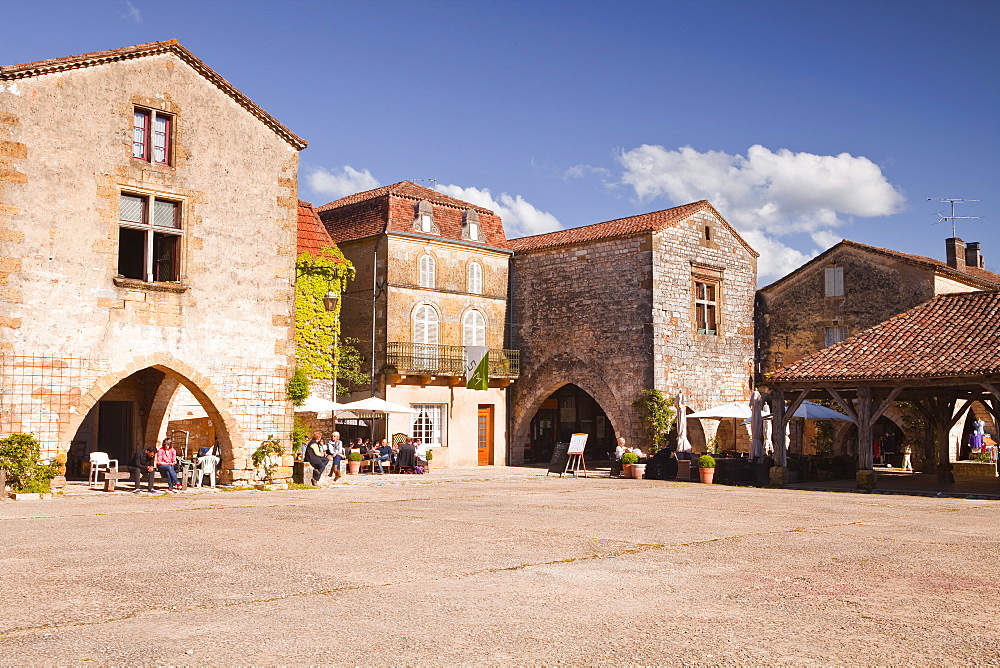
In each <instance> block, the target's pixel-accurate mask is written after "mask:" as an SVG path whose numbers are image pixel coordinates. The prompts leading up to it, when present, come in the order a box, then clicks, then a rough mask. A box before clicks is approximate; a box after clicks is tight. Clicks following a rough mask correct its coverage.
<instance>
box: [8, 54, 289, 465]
mask: <svg viewBox="0 0 1000 668" xmlns="http://www.w3.org/2000/svg"><path fill="white" fill-rule="evenodd" d="M135 105H141V106H142V107H145V108H149V109H154V110H158V111H163V112H168V113H170V114H173V124H172V127H173V160H172V161H171V164H170V165H156V164H151V163H149V162H143V161H141V160H136V159H133V158H132V157H131V133H132V116H133V114H132V112H133V109H134V106H135ZM297 161H298V156H297V150H296V149H295V148H294V147H292V146H291V145H290V144H289V143H287V142H286V141H285V140H284V139H282V138H281V137H279V136H278V135H277V134H275V132H274V131H273V130H271V129H270V128H268V127H267V126H266V125H264V124H263V123H262V122H261V121H260V120H258V119H257V118H255V117H254V116H253V115H252V114H251V113H249V112H248V111H247V109H246V108H244V107H243V106H241V105H240V104H238V103H237V102H236V101H235V100H234V99H233V98H231V97H230V96H229V95H227V94H226V93H224V92H222V91H221V90H220V89H219V88H217V87H216V86H215V85H213V84H212V83H210V82H209V81H208V80H206V79H205V78H204V77H203V76H201V75H200V74H198V73H197V72H196V71H195V70H194V69H192V68H191V67H190V66H189V65H188V64H187V63H186V62H184V61H183V60H181V59H180V58H179V57H177V56H176V55H175V54H173V53H166V54H161V55H154V56H146V57H139V58H134V59H131V60H123V61H118V62H113V63H109V64H104V65H97V66H90V67H82V68H80V69H75V70H71V71H66V72H63V73H58V74H45V75H41V76H34V77H29V78H24V79H19V80H17V82H16V86H14V85H9V86H7V87H5V88H0V258H3V259H0V268H2V269H3V273H2V275H0V283H2V287H0V328H2V329H0V351H2V352H3V353H4V354H5V361H4V378H3V383H4V386H3V387H4V394H3V396H0V416H2V417H0V419H2V421H3V425H2V426H3V428H4V432H5V433H8V432H9V431H11V430H24V431H31V432H34V433H36V434H37V435H39V436H40V438H41V439H42V441H43V444H44V447H45V450H46V453H48V454H54V453H55V452H56V451H57V450H59V449H64V448H65V445H66V444H67V443H68V441H69V440H70V439H71V438H72V437H73V435H74V433H75V431H76V429H77V427H78V425H79V424H80V423H81V422H82V421H83V419H84V417H85V415H86V412H87V410H89V408H90V407H91V406H92V405H93V404H94V403H96V401H97V400H98V399H100V396H101V395H102V394H103V392H105V391H107V390H108V389H110V387H112V386H114V385H115V384H116V383H118V382H119V381H120V380H122V379H124V378H126V377H128V376H129V375H131V374H132V373H135V372H137V371H140V370H141V369H143V368H145V367H146V366H156V367H157V368H160V369H161V370H165V372H166V373H167V377H170V378H174V379H177V382H180V383H181V384H185V385H189V386H190V387H189V389H191V390H192V392H193V393H194V394H195V396H197V397H198V398H199V400H200V401H202V402H203V403H204V402H205V401H211V402H213V405H212V406H206V407H205V408H206V412H207V413H208V414H209V415H213V416H215V419H217V420H220V422H219V423H218V428H219V431H220V432H224V433H225V436H224V438H220V441H222V442H223V445H224V450H226V452H224V465H225V464H227V463H228V465H229V466H230V467H231V468H235V469H243V468H245V467H246V464H245V462H246V459H247V457H248V455H249V452H250V451H252V450H253V449H254V448H255V447H256V445H257V443H258V442H259V440H262V439H263V438H264V437H266V436H267V434H268V433H275V434H278V435H280V436H281V437H285V438H287V431H288V429H289V427H290V424H291V412H290V408H289V406H288V403H287V402H286V401H285V399H284V382H285V379H286V378H287V376H288V374H289V370H290V368H291V365H292V355H293V352H294V351H293V347H292V341H293V330H292V325H293V318H294V291H293V281H294V262H295V256H294V252H295V234H296V223H295V208H296V204H297V192H296V188H297V186H296V183H297ZM123 191H124V192H128V193H135V194H140V195H152V196H161V197H163V198H166V199H169V200H171V201H174V202H179V203H180V207H181V229H182V231H183V238H182V241H181V251H180V255H181V268H180V278H181V280H180V281H179V282H178V283H169V284H149V283H144V282H142V281H136V280H121V279H120V278H116V274H117V272H118V266H117V265H118V252H119V243H118V238H119V224H118V219H119V210H118V206H119V197H120V194H121V193H122V192H123ZM8 373H9V374H11V375H7V374H8ZM88 396H89V397H91V398H92V399H93V401H92V402H91V403H89V404H88V401H87V400H86V398H87V397H88ZM56 397H59V398H58V399H56ZM95 397H96V398H95ZM168 399H169V397H167V398H166V400H168ZM53 424H55V425H56V427H55V428H53V426H52V425H53ZM157 428H159V425H157ZM237 475H239V474H237Z"/></svg>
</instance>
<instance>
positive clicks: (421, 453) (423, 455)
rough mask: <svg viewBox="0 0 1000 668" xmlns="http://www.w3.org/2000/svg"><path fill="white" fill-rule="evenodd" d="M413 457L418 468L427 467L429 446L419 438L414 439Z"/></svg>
mask: <svg viewBox="0 0 1000 668" xmlns="http://www.w3.org/2000/svg"><path fill="white" fill-rule="evenodd" d="M413 455H414V457H415V458H416V462H417V466H427V446H426V445H424V444H423V442H422V441H421V440H420V439H419V438H415V439H413Z"/></svg>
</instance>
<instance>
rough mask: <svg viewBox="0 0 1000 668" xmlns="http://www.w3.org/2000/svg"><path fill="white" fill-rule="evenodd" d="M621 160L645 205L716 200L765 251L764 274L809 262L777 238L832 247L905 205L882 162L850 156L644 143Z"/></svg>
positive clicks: (626, 181)
mask: <svg viewBox="0 0 1000 668" xmlns="http://www.w3.org/2000/svg"><path fill="white" fill-rule="evenodd" d="M619 162H620V163H621V165H622V167H623V168H624V173H623V174H622V178H621V182H622V183H623V184H625V185H627V186H631V187H632V188H633V190H634V191H635V194H636V196H637V197H638V198H639V199H640V200H642V201H647V200H650V199H654V198H656V197H665V198H667V199H668V200H670V201H671V202H673V203H676V204H683V203H687V202H693V201H697V200H700V199H707V200H709V201H710V202H711V203H712V204H713V205H714V206H715V207H716V208H717V209H719V211H720V212H721V213H722V215H723V216H725V217H726V220H728V221H729V222H730V223H732V224H733V226H734V227H735V228H736V229H737V230H739V232H740V233H741V234H742V235H743V236H744V237H745V238H746V239H747V240H748V241H750V244H751V245H752V246H754V247H755V248H756V249H757V250H758V251H759V252H760V253H761V260H760V268H761V269H760V273H761V276H762V277H764V276H767V275H770V272H771V271H772V270H776V269H777V268H778V267H784V266H788V265H790V264H793V263H798V264H801V261H804V260H805V259H808V257H809V256H807V255H805V254H803V253H801V252H799V251H796V250H794V249H792V248H789V247H788V246H786V245H785V244H783V243H781V242H779V241H777V239H776V237H780V236H782V235H786V234H794V233H803V232H804V233H808V234H810V235H811V236H812V240H813V241H814V242H815V243H816V244H817V246H821V247H829V246H830V245H832V244H833V243H836V241H839V239H840V237H837V236H836V235H835V234H834V233H833V232H832V231H831V230H832V229H833V228H836V227H838V226H840V225H843V224H845V223H847V222H849V221H850V220H852V219H853V218H854V217H858V218H869V217H877V216H888V215H891V214H894V213H898V212H899V211H900V210H902V207H903V204H904V203H905V197H904V196H903V194H902V193H901V192H900V191H899V190H898V189H897V188H895V187H894V186H893V185H892V184H891V183H889V181H888V179H886V177H885V176H884V175H883V174H882V170H881V169H880V168H879V166H878V165H876V164H875V163H874V162H872V161H871V160H869V159H868V158H865V157H863V156H852V155H850V154H848V153H841V154H839V155H814V154H812V153H793V152H792V151H789V150H788V149H779V150H778V151H776V152H775V151H771V150H770V149H767V148H765V147H763V146H760V145H759V144H758V145H754V146H751V147H750V148H749V149H747V154H746V156H742V155H730V154H728V153H724V152H722V151H706V152H704V153H702V152H699V151H696V150H694V149H693V148H691V147H690V146H684V147H682V148H679V149H677V150H668V149H666V148H664V147H662V146H651V145H648V144H644V145H642V146H640V147H638V148H634V149H631V150H629V151H624V152H623V153H622V154H621V156H620V157H619ZM754 232H757V234H753V233H754ZM751 239H754V240H755V241H756V244H755V243H754V241H751ZM758 244H759V245H758ZM798 264H796V265H795V266H798ZM792 268H794V267H792Z"/></svg>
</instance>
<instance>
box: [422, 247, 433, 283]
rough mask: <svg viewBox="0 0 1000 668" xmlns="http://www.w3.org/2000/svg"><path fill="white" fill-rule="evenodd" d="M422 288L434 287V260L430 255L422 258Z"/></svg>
mask: <svg viewBox="0 0 1000 668" xmlns="http://www.w3.org/2000/svg"><path fill="white" fill-rule="evenodd" d="M420 287H422V288H433V287H434V258H433V257H432V256H430V255H424V256H422V257H421V258H420Z"/></svg>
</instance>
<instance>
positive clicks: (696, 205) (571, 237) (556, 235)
mask: <svg viewBox="0 0 1000 668" xmlns="http://www.w3.org/2000/svg"><path fill="white" fill-rule="evenodd" d="M706 210H707V211H710V212H711V213H713V214H714V215H715V216H716V217H718V219H719V220H721V221H722V222H723V224H724V225H725V226H726V227H727V228H728V229H729V231H730V232H732V234H733V235H734V236H735V237H736V238H737V239H738V240H739V241H740V243H742V244H743V246H744V247H745V248H746V249H747V250H748V251H750V253H752V254H753V255H754V257H758V254H757V252H756V251H754V249H753V248H751V247H750V246H749V244H747V243H746V241H744V240H743V238H742V237H740V235H739V234H738V233H737V232H736V230H734V229H733V228H732V227H730V226H729V223H727V222H726V221H725V219H724V218H723V217H722V216H721V215H719V212H718V211H716V210H715V207H713V206H712V205H711V204H709V202H708V201H707V200H700V201H698V202H692V203H691V204H684V205H682V206H675V207H674V208H672V209H664V210H662V211H653V212H652V213H643V214H640V215H638V216H629V217H628V218H618V219H617V220H609V221H607V222H604V223H596V224H594V225H584V226H582V227H573V228H570V229H568V230H559V231H557V232H549V233H547V234H537V235H535V236H531V237H521V238H519V239H512V240H511V242H510V245H511V248H513V249H514V252H515V253H525V252H530V251H535V250H541V249H545V248H554V247H557V246H568V245H572V244H578V243H583V242H588V241H597V240H599V239H613V238H615V237H627V236H632V235H634V234H642V233H645V232H657V231H660V230H664V229H667V228H668V227H674V226H675V225H677V224H678V223H680V222H682V221H684V220H686V219H687V218H689V217H690V216H692V215H693V214H695V213H698V212H699V211H706Z"/></svg>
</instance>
